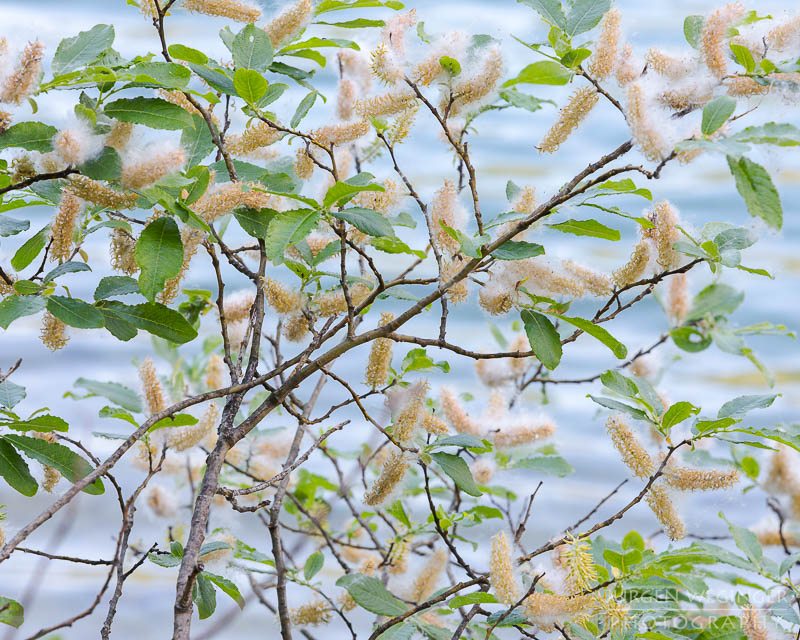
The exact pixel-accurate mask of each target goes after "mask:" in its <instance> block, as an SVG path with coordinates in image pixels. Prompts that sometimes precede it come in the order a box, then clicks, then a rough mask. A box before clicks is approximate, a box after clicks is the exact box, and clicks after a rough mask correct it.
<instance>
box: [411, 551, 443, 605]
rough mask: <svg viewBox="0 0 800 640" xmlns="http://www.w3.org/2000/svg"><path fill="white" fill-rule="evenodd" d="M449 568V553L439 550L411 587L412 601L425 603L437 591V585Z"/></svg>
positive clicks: (434, 553)
mask: <svg viewBox="0 0 800 640" xmlns="http://www.w3.org/2000/svg"><path fill="white" fill-rule="evenodd" d="M446 566H447V551H445V550H444V549H437V550H436V551H434V552H433V554H432V555H431V557H430V558H429V559H428V561H427V562H426V563H425V566H424V567H422V570H421V571H420V572H419V575H418V576H417V579H416V580H414V584H413V585H412V587H411V592H410V599H411V600H413V601H414V602H424V601H425V600H427V599H428V598H429V597H430V595H431V594H432V593H433V592H434V591H435V590H436V585H437V584H438V583H439V579H440V578H441V577H442V573H443V572H444V569H445V567H446Z"/></svg>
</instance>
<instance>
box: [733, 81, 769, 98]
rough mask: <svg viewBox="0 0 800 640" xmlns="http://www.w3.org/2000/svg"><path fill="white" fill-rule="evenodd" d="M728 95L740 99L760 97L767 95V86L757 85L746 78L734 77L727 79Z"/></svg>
mask: <svg viewBox="0 0 800 640" xmlns="http://www.w3.org/2000/svg"><path fill="white" fill-rule="evenodd" d="M727 86H728V95H729V96H737V97H742V98H750V97H752V96H760V95H764V94H765V93H769V90H770V85H769V84H766V83H765V84H759V83H758V82H756V81H755V80H754V79H753V78H750V77H748V76H736V77H734V78H728V85H727Z"/></svg>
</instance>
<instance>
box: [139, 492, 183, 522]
mask: <svg viewBox="0 0 800 640" xmlns="http://www.w3.org/2000/svg"><path fill="white" fill-rule="evenodd" d="M144 501H145V504H146V505H147V506H148V507H150V509H151V510H152V512H153V514H155V515H156V516H157V517H159V518H166V519H171V518H174V517H175V515H176V514H177V512H178V503H177V500H176V499H175V495H174V494H173V493H172V492H170V491H167V490H166V489H164V487H162V486H161V485H159V484H153V485H150V487H149V489H148V490H147V494H146V495H145V499H144Z"/></svg>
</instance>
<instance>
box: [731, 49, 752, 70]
mask: <svg viewBox="0 0 800 640" xmlns="http://www.w3.org/2000/svg"><path fill="white" fill-rule="evenodd" d="M730 47H731V51H733V57H734V58H736V62H738V63H739V64H740V65H742V66H743V67H744V68H745V71H747V73H752V72H753V71H755V69H756V61H755V60H753V54H752V53H750V49H748V48H747V47H745V46H744V45H741V44H735V43H733V42H731V43H730Z"/></svg>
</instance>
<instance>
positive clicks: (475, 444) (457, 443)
mask: <svg viewBox="0 0 800 640" xmlns="http://www.w3.org/2000/svg"><path fill="white" fill-rule="evenodd" d="M431 447H467V448H473V449H483V448H484V447H485V442H484V440H483V438H479V437H478V436H474V435H472V434H471V433H458V434H456V435H454V436H447V437H445V438H440V439H439V440H436V442H433V443H432V444H431Z"/></svg>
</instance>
